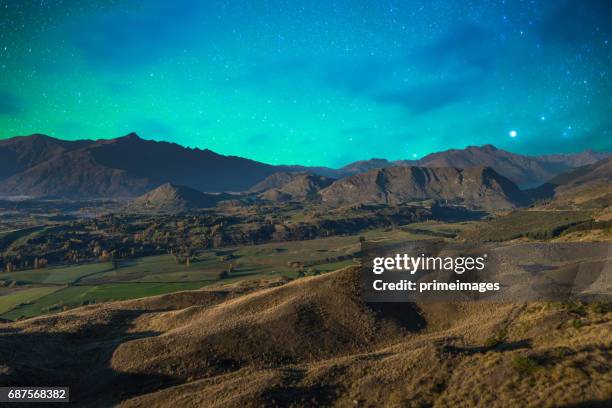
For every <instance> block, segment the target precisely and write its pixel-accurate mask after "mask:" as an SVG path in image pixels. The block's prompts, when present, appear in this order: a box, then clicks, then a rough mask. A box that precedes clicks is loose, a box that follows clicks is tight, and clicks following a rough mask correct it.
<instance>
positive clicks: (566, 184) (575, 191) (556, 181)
mask: <svg viewBox="0 0 612 408" xmlns="http://www.w3.org/2000/svg"><path fill="white" fill-rule="evenodd" d="M533 195H534V196H535V197H536V198H538V197H539V198H541V199H545V200H549V201H547V204H546V206H548V207H552V208H561V209H568V208H570V209H603V208H607V207H610V205H611V203H612V157H610V158H607V159H604V160H600V161H598V162H596V163H594V164H589V165H586V166H582V167H578V168H576V169H574V170H572V171H570V172H567V173H563V174H560V175H558V176H557V177H555V178H553V179H552V180H550V181H549V182H548V183H546V184H543V185H542V186H540V187H538V188H537V189H534V191H533Z"/></svg>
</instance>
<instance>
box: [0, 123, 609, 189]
mask: <svg viewBox="0 0 612 408" xmlns="http://www.w3.org/2000/svg"><path fill="white" fill-rule="evenodd" d="M609 156H610V154H609V153H597V152H592V151H586V152H583V153H577V154H568V155H547V156H538V157H535V156H533V157H532V156H522V155H518V154H514V153H510V152H507V151H504V150H501V149H497V148H495V147H494V146H491V145H486V146H482V147H475V146H470V147H468V148H466V149H461V150H458V149H451V150H447V151H444V152H440V153H433V154H430V155H428V156H425V157H424V158H422V159H420V160H415V161H413V160H400V161H395V162H392V161H388V160H385V159H371V160H362V161H358V162H354V163H351V164H349V165H346V166H344V167H342V168H339V169H331V168H326V167H305V166H275V165H270V164H266V163H261V162H257V161H254V160H250V159H246V158H242V157H237V156H224V155H220V154H218V153H215V152H213V151H211V150H208V149H205V150H201V149H197V148H196V149H192V148H186V147H183V146H180V145H178V144H175V143H169V142H156V141H152V140H145V139H142V138H140V137H138V136H137V135H136V134H134V133H131V134H129V135H127V136H124V137H119V138H116V139H103V140H77V141H65V140H60V139H55V138H53V137H49V136H45V135H40V134H36V135H31V136H19V137H14V138H11V139H5V140H0V196H32V197H49V196H58V197H66V198H133V197H138V196H140V195H142V194H145V193H146V192H148V191H150V190H152V189H154V188H156V187H158V186H160V185H162V184H164V183H173V184H176V185H181V186H188V187H190V188H193V189H196V190H199V191H203V192H222V191H246V190H248V189H249V188H251V187H252V186H253V185H255V184H257V183H260V182H262V181H263V180H264V179H265V178H266V177H268V176H270V175H272V174H274V173H279V172H284V173H306V172H307V173H312V174H316V175H318V176H324V177H327V178H334V179H339V178H344V177H348V176H352V175H355V174H362V173H366V172H368V171H370V170H372V169H378V168H386V167H392V166H418V167H433V168H440V167H450V168H472V167H482V166H486V167H490V168H492V169H494V170H495V171H496V172H497V173H499V174H500V175H503V176H505V177H507V178H508V179H510V180H512V181H513V182H515V183H516V184H518V185H519V186H522V187H530V186H535V185H539V184H542V183H544V182H546V181H548V180H550V179H552V178H553V177H555V176H557V175H558V174H560V173H562V172H565V171H568V170H572V169H573V168H575V167H578V166H582V165H588V164H593V163H595V162H596V161H598V160H600V159H603V158H605V157H609ZM325 180H326V179H320V180H319V181H316V180H315V179H312V178H311V179H310V180H307V179H306V178H305V176H303V177H302V178H301V181H299V182H296V185H295V186H294V187H295V188H297V190H296V191H294V192H293V193H290V192H289V196H291V195H292V194H293V195H295V194H296V193H299V191H298V190H300V189H306V190H308V189H310V190H312V191H315V190H318V189H321V188H324V187H326V186H323V185H319V186H317V184H320V183H323V184H325V183H327V182H328V181H329V180H327V181H325ZM300 183H302V184H303V185H302V186H301V187H300V186H298V185H299V184H300ZM308 185H309V186H310V187H308ZM304 191H305V190H304ZM277 193H278V194H276V196H277V197H276V198H281V199H282V198H283V197H285V198H286V197H287V191H285V192H282V191H278V192H277ZM299 194H302V193H299ZM269 198H274V197H269Z"/></svg>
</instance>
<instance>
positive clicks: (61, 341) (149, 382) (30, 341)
mask: <svg viewBox="0 0 612 408" xmlns="http://www.w3.org/2000/svg"><path fill="white" fill-rule="evenodd" d="M148 312H150V311H146V312H145V311H139V310H123V311H120V313H119V314H118V315H117V316H113V319H112V322H111V324H92V325H87V326H85V328H84V329H83V330H78V331H76V332H51V331H44V332H34V333H33V332H24V331H22V330H18V329H12V330H11V329H8V328H7V330H2V331H0V346H1V347H0V348H1V349H2V353H0V366H4V367H8V369H5V370H4V371H2V372H0V384H2V386H39V387H51V386H54V387H70V402H71V403H72V404H76V405H77V406H88V407H89V406H113V405H115V404H117V403H119V402H121V401H124V400H126V399H129V398H132V397H135V396H138V395H141V394H144V393H148V392H152V391H155V390H157V389H160V388H163V387H168V386H171V385H174V384H178V383H179V382H180V380H179V379H178V378H173V377H170V376H165V375H159V374H141V373H126V372H119V371H116V370H114V369H113V368H111V359H112V356H113V354H114V352H115V350H116V349H117V348H118V347H119V346H120V345H121V344H123V343H125V342H128V341H131V340H137V339H143V338H147V337H152V336H157V335H159V333H158V332H154V331H146V332H138V333H130V332H129V329H130V328H131V327H132V321H133V320H134V319H136V318H137V317H139V316H141V315H142V314H144V313H148ZM21 405H23V404H21ZM45 405H46V404H45ZM56 405H57V406H65V404H61V403H58V404H56ZM46 406H53V404H50V405H46Z"/></svg>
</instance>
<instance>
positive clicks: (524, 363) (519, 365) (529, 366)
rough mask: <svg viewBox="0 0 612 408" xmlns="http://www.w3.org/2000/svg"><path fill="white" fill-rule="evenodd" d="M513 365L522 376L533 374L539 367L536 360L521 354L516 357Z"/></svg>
mask: <svg viewBox="0 0 612 408" xmlns="http://www.w3.org/2000/svg"><path fill="white" fill-rule="evenodd" d="M512 364H513V365H514V368H516V369H517V370H518V372H519V373H521V374H531V373H533V372H534V371H535V370H536V369H537V368H538V367H539V365H538V362H537V361H536V360H535V359H534V358H532V357H529V356H522V355H520V354H519V355H516V356H514V358H513V359H512Z"/></svg>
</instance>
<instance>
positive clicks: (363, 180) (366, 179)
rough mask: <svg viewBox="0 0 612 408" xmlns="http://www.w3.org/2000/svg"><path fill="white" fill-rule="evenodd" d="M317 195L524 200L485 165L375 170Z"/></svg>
mask: <svg viewBox="0 0 612 408" xmlns="http://www.w3.org/2000/svg"><path fill="white" fill-rule="evenodd" d="M320 194H321V197H322V201H323V202H326V203H330V204H342V203H384V204H398V203H403V202H410V201H419V200H427V199H436V200H446V201H448V202H449V203H456V204H462V205H466V206H469V207H475V208H485V209H508V208H514V207H516V206H518V205H520V204H521V203H523V202H524V198H523V194H522V193H521V191H520V190H519V189H518V188H517V187H516V185H514V183H512V182H511V181H510V180H508V179H507V178H505V177H503V176H501V175H499V174H497V173H496V172H495V171H494V170H492V169H490V168H487V167H475V168H468V169H457V168H450V167H445V168H425V167H414V166H410V167H408V166H398V167H388V168H384V169H375V170H372V171H369V172H367V173H365V174H359V175H355V176H351V177H347V178H345V179H341V180H338V181H336V182H334V183H333V184H332V185H331V186H329V187H327V188H325V189H323V190H321V192H320Z"/></svg>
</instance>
